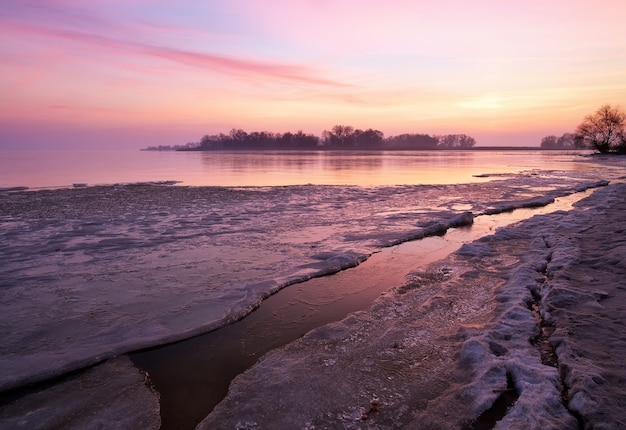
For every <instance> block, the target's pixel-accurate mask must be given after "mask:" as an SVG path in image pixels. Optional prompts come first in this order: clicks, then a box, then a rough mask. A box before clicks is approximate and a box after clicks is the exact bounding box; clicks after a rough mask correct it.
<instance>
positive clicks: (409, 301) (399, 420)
mask: <svg viewBox="0 0 626 430" xmlns="http://www.w3.org/2000/svg"><path fill="white" fill-rule="evenodd" d="M624 210H626V184H617V185H612V186H610V187H607V188H604V189H600V190H598V191H596V192H595V193H594V194H593V195H592V196H591V197H589V198H587V199H585V200H583V201H581V202H580V204H579V205H578V208H577V209H576V210H573V211H570V212H555V213H553V214H547V215H540V216H536V217H533V218H531V219H529V220H527V221H524V222H521V223H520V224H518V225H516V226H514V227H510V228H506V229H502V230H499V231H498V232H496V233H495V234H494V235H492V236H488V237H485V238H484V239H481V240H479V241H477V242H474V243H471V244H467V245H464V246H463V247H462V248H461V249H460V250H459V251H458V252H456V253H455V254H453V255H452V256H450V257H449V258H447V259H445V260H442V261H440V262H438V263H435V264H432V265H430V266H428V267H425V268H421V269H419V270H416V271H414V272H412V273H411V274H410V278H409V280H408V281H407V283H406V284H405V285H403V286H400V287H398V288H396V289H393V290H390V291H389V292H387V293H386V294H384V295H383V296H381V297H380V298H379V299H378V300H376V301H375V302H374V304H373V305H372V306H371V307H370V308H369V309H368V310H366V311H362V312H357V313H354V314H352V315H350V316H349V317H347V318H346V319H344V320H342V321H340V322H337V323H333V324H329V325H326V326H324V327H320V328H318V329H316V330H313V331H311V332H310V333H308V334H307V335H306V336H304V337H303V338H301V339H299V340H298V341H296V342H293V343H292V344H290V345H288V346H286V347H284V348H281V349H278V350H275V351H273V352H271V353H269V354H267V355H266V356H265V357H263V358H262V359H261V360H260V361H259V362H258V363H257V365H256V366H254V367H253V368H251V369H250V370H248V371H247V372H245V373H243V374H241V375H240V376H239V377H237V378H236V379H235V381H234V382H233V383H232V384H231V388H230V390H229V395H228V397H227V398H226V399H225V400H224V401H223V402H222V403H220V404H219V405H218V406H217V407H216V408H215V409H214V411H213V412H212V413H211V414H210V415H209V416H208V417H207V418H206V419H205V420H204V421H203V423H201V425H200V426H199V428H200V429H205V428H206V429H208V428H231V427H232V428H240V429H265V428H268V429H269V428H285V429H286V428H307V429H313V428H345V429H351V428H354V429H357V428H429V429H448V428H496V429H527V428H550V429H570V428H571V429H577V428H606V429H613V428H615V429H617V428H622V427H623V426H624V424H625V423H626V411H625V410H624V408H623V405H624V402H625V401H626V388H624V369H623V356H624V354H625V353H626V344H625V342H624V341H623V335H622V334H621V327H622V326H623V324H624V319H625V317H624V312H623V310H624V306H625V304H626V293H625V292H624V291H625V285H624V279H625V275H626V272H625V269H624V268H625V265H624V264H623V263H624V258H625V255H626V252H625V250H626V248H625V246H626V245H625V244H626V239H625V238H624V235H623V232H624V228H625V227H626V220H625V219H624V217H623V213H624ZM542 337H545V338H546V339H547V340H548V343H549V346H552V347H554V350H553V351H551V352H550V351H547V352H546V351H544V350H542V349H543V348H542V347H541V345H539V343H540V342H541V341H542ZM546 353H552V354H554V355H555V360H556V362H553V363H547V361H548V360H546V357H545V355H546ZM505 394H509V395H510V396H511V397H512V400H511V404H510V405H508V406H504V407H503V406H499V407H500V408H501V409H502V410H501V411H497V412H501V418H498V419H497V420H493V421H490V422H489V424H488V425H487V424H485V423H484V422H483V423H482V424H480V425H478V424H476V422H477V421H480V420H481V419H483V417H485V416H486V415H484V413H485V412H487V411H491V410H492V409H493V408H494V405H497V404H498V403H497V402H496V400H497V399H499V398H501V397H503V396H504V395H505ZM496 407H497V406H496ZM485 419H486V418H485ZM475 425H476V427H474V426H475Z"/></svg>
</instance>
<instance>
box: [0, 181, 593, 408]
mask: <svg viewBox="0 0 626 430" xmlns="http://www.w3.org/2000/svg"><path fill="white" fill-rule="evenodd" d="M557 182H558V181H557ZM497 183H498V181H494V183H493V184H490V185H495V184H497ZM581 184H583V185H584V184H590V182H585V181H579V182H578V183H576V182H575V183H574V184H573V185H572V184H571V183H570V189H571V190H572V192H575V191H576V190H577V189H578V188H580V187H581V186H583V185H581ZM595 184H596V185H595V186H600V185H602V186H603V185H605V184H600V183H599V182H595ZM467 186H468V185H467ZM131 188H132V187H131ZM288 188H289V187H288ZM291 188H298V189H300V190H302V189H313V188H315V187H291ZM322 188H324V187H322ZM326 188H333V189H335V190H338V189H342V187H326ZM343 188H345V190H348V191H350V190H352V191H350V192H355V191H356V188H354V187H348V188H346V187H343ZM353 188H354V189H353ZM389 188H393V189H394V191H395V190H400V191H401V192H410V191H412V192H415V190H417V189H424V188H425V187H389ZM426 188H428V187H426ZM429 189H433V190H440V189H446V187H430V188H429ZM556 189H557V190H559V187H558V186H557V187H556ZM127 190H128V189H127ZM136 190H137V189H135V190H134V191H136ZM88 191H90V190H89V189H84V188H79V189H77V190H67V192H68V193H70V194H71V193H73V192H78V193H83V194H84V193H85V192H88ZM185 191H187V192H189V191H190V190H188V189H187V190H185V189H183V191H180V190H179V189H178V188H177V189H176V191H175V192H174V193H173V194H172V196H174V195H176V196H178V197H177V198H182V201H183V202H187V203H188V198H187V197H188V196H187V197H186V194H185ZM195 191H198V190H195ZM285 191H286V190H285V188H282V189H281V192H285ZM374 191H375V190H374ZM166 192H169V191H166ZM346 192H347V191H346ZM361 192H367V193H368V194H371V193H372V190H363V189H361V190H359V191H358V193H357V194H355V195H354V198H355V201H357V200H356V199H357V198H358V199H361V198H362V197H363V196H362V195H361V194H359V193H361ZM552 192H554V191H552ZM561 192H562V190H561ZM544 193H545V191H544ZM18 194H19V193H18ZM52 194H54V195H55V196H58V195H59V194H58V193H56V194H55V193H54V192H52ZM557 194H558V193H557ZM513 195H514V194H508V195H507V196H509V198H510V197H512V196H513ZM139 196H140V195H139ZM139 196H138V195H134V197H133V198H138V197H139ZM533 199H534V197H533V198H530V199H529V198H528V197H526V198H525V199H522V200H514V199H512V200H500V201H498V202H497V204H495V203H494V202H493V201H491V202H489V200H488V201H487V202H486V203H485V202H483V203H481V204H482V207H483V208H484V209H488V208H491V209H493V206H494V204H495V205H496V206H497V207H498V208H500V209H502V211H508V210H511V203H512V202H514V201H517V202H518V203H519V202H521V203H523V204H527V203H528V202H529V201H532V200H533ZM544 199H545V196H544V197H542V201H545V200H544ZM31 203H32V202H31ZM86 203H87V204H86V205H85V206H84V207H82V208H81V207H80V205H78V206H77V207H73V208H72V211H75V212H77V213H82V212H81V211H83V210H90V211H91V210H93V207H92V206H90V205H89V202H86ZM29 204H30V203H29ZM449 204H450V205H451V207H452V206H454V205H455V202H454V201H451V202H450V203H449ZM60 207H63V205H61V206H60ZM31 209H32V208H31ZM48 209H50V208H47V210H48ZM184 209H185V213H186V214H188V213H189V212H188V209H189V208H188V207H185V208H184ZM66 210H67V209H66ZM3 213H4V212H3ZM36 213H37V212H36V211H35V212H33V213H32V214H33V215H34V214H36ZM44 215H45V214H44ZM121 215H124V213H123V212H121ZM135 215H136V214H134V215H133V220H134V219H135V218H134V217H135ZM124 216H125V215H124ZM392 217H393V218H390V219H392V220H394V222H396V221H397V219H398V218H397V215H392ZM43 219H45V216H44V217H43ZM65 219H66V218H61V219H59V220H55V222H54V223H55V224H54V225H61V224H57V223H58V222H64V220H65ZM20 222H22V221H20ZM38 222H41V221H38ZM133 222H134V221H133ZM357 224H358V223H357ZM146 225H147V224H146ZM394 225H395V224H394ZM424 225H431V226H432V224H429V223H426V224H424ZM356 228H358V230H359V231H363V226H362V225H360V224H359V225H357V226H356ZM361 234H362V233H361ZM368 237H369V238H370V240H372V239H375V240H376V243H378V244H381V243H388V244H391V243H392V242H391V241H390V239H391V238H392V237H393V236H390V235H389V234H383V235H380V234H378V233H377V234H376V235H374V236H368ZM359 238H360V236H359V237H357V239H359ZM9 239H10V237H9ZM359 240H360V239H359ZM107 243H111V244H112V245H115V246H117V245H118V243H117V242H115V241H114V242H107ZM51 246H52V245H51ZM378 246H380V245H378ZM387 246H389V245H387ZM105 358H106V357H105ZM103 359H104V358H103ZM99 367H100V366H96V367H95V368H99ZM95 368H94V369H95ZM142 383H143V382H142ZM140 385H141V384H140ZM144 388H145V387H144ZM4 406H6V405H4ZM4 406H3V408H2V409H4Z"/></svg>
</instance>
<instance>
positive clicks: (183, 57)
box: [0, 21, 350, 87]
mask: <svg viewBox="0 0 626 430" xmlns="http://www.w3.org/2000/svg"><path fill="white" fill-rule="evenodd" d="M0 29H1V30H2V31H3V32H7V33H9V32H13V33H21V34H29V35H34V36H39V37H44V38H55V39H63V40H69V41H72V42H77V43H81V44H87V45H91V46H95V47H98V48H102V49H107V50H112V51H115V52H116V53H122V54H136V53H140V54H143V55H147V56H151V57H155V58H160V59H165V60H168V61H172V62H175V63H179V64H184V65H188V66H193V67H198V68H208V69H212V70H216V71H219V72H221V73H226V74H237V75H242V76H254V77H258V78H262V79H271V80H279V81H289V82H292V83H300V84H308V85H320V86H329V87H349V86H350V85H349V84H345V83H342V82H338V81H334V80H331V79H326V78H323V77H320V76H319V74H318V73H317V72H316V71H314V70H312V69H311V68H308V67H305V66H300V65H294V64H288V63H279V62H268V61H256V60H251V59H245V58H237V57H229V56H225V55H218V54H209V53H203V52H196V51H191V50H183V49H176V48H170V47H166V46H156V45H150V44H144V43H138V42H130V41H127V40H122V39H115V38H111V37H107V36H102V35H99V34H93V33H88V32H83V31H76V30H67V29H58V28H49V27H43V26H35V25H28V24H16V23H8V22H2V21H0Z"/></svg>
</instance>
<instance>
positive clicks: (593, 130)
mask: <svg viewBox="0 0 626 430" xmlns="http://www.w3.org/2000/svg"><path fill="white" fill-rule="evenodd" d="M624 121H626V114H625V113H624V111H623V110H622V109H621V108H620V107H619V106H615V107H613V106H611V105H609V104H606V105H604V106H602V107H600V109H598V110H597V111H596V112H595V113H594V114H593V115H587V116H586V117H585V119H584V120H583V122H582V123H581V124H580V125H579V126H578V127H577V128H576V134H577V135H579V136H580V137H581V139H582V140H583V141H584V142H585V143H586V144H588V145H589V146H591V147H593V148H595V149H596V150H598V152H600V153H601V154H606V153H609V152H624V151H625V150H626V137H625V135H624Z"/></svg>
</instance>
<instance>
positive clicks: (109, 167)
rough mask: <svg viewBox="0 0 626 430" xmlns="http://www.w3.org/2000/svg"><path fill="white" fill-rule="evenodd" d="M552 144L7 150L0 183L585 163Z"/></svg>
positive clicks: (413, 176)
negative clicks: (536, 147) (523, 147)
mask: <svg viewBox="0 0 626 430" xmlns="http://www.w3.org/2000/svg"><path fill="white" fill-rule="evenodd" d="M590 164H591V163H590V161H589V160H588V159H584V158H581V157H579V156H578V155H577V154H574V153H567V152H553V151H550V152H547V151H543V152H542V151H388V152H372V151H370V152H363V151H360V152H359V151H333V152H330V151H308V152H297V151H293V152H273V151H272V152H270V151H268V152H171V151H169V152H153V151H123V152H113V151H111V152H96V151H82V152H29V153H28V152H5V153H3V157H2V158H0V188H1V187H14V186H27V187H31V188H38V187H67V186H72V184H76V183H86V184H89V185H96V184H114V183H128V182H149V181H166V180H175V181H181V183H182V184H183V185H213V186H255V185H256V186H271V185H301V184H320V185H365V186H373V185H400V184H453V183H463V182H484V181H487V180H490V179H493V178H485V177H481V178H479V177H476V176H475V175H484V174H507V173H517V172H520V171H525V170H532V169H541V170H584V169H588V168H590V167H591V166H590Z"/></svg>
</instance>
